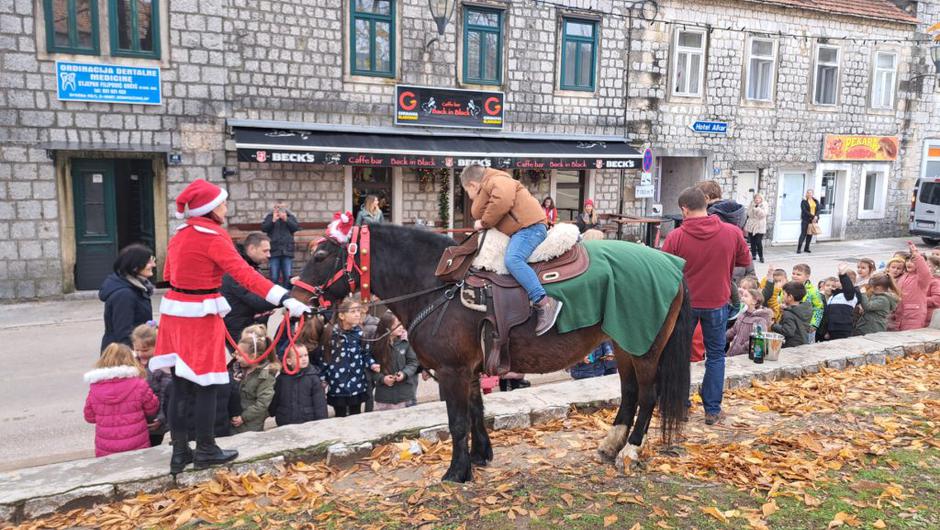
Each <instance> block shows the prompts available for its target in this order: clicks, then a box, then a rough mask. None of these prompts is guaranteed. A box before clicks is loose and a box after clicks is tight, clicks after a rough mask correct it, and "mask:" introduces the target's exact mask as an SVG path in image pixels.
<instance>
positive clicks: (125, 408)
mask: <svg viewBox="0 0 940 530" xmlns="http://www.w3.org/2000/svg"><path fill="white" fill-rule="evenodd" d="M145 375H146V373H145V372H144V370H143V368H141V367H140V365H139V364H138V363H137V361H136V360H135V359H134V354H133V352H131V349H130V348H128V347H127V346H126V345H124V344H118V343H113V344H111V345H109V346H108V347H107V348H105V350H104V352H103V353H102V354H101V357H100V358H99V359H98V362H97V363H95V369H94V370H92V371H90V372H88V373H86V374H85V382H87V383H90V384H91V389H89V390H88V398H86V399H85V421H87V422H88V423H94V424H95V456H107V455H110V454H113V453H122V452H124V451H133V450H135V449H145V448H147V447H150V432H149V430H148V429H147V423H148V421H147V419H148V418H150V417H154V416H156V414H157V411H158V410H159V409H160V402H159V401H158V400H157V396H155V395H154V393H153V391H152V390H150V385H148V384H147V380H146V379H144V377H145Z"/></svg>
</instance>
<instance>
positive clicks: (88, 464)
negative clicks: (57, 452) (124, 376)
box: [0, 329, 940, 521]
mask: <svg viewBox="0 0 940 530" xmlns="http://www.w3.org/2000/svg"><path fill="white" fill-rule="evenodd" d="M938 349H940V330H935V329H921V330H913V331H906V332H896V333H877V334H872V335H866V336H864V337H855V338H850V339H843V340H838V341H832V342H824V343H820V344H814V345H808V346H802V347H799V348H792V349H788V350H784V351H783V352H782V353H781V355H780V360H779V361H777V362H766V363H764V364H754V363H752V362H750V361H749V360H748V359H747V358H746V357H734V358H731V359H728V363H727V369H726V374H725V375H726V380H725V386H726V387H727V388H740V387H744V386H748V385H750V382H751V381H752V380H754V379H761V380H770V379H784V378H790V377H799V376H801V375H803V374H808V373H816V372H818V371H819V370H820V369H821V368H824V367H825V368H829V369H837V370H841V369H844V368H846V367H847V366H861V365H864V364H884V363H885V362H886V360H888V359H893V358H898V357H901V356H904V355H912V354H918V353H924V352H933V351H937V350H938ZM703 372H704V367H703V366H702V363H696V364H695V365H693V369H692V381H693V391H694V388H695V387H697V386H698V384H699V383H700V382H701V379H702V375H703ZM619 400H620V383H619V379H618V377H617V376H607V377H602V378H596V379H588V380H580V381H568V382H564V383H556V384H550V385H545V386H542V387H539V388H538V389H534V388H533V389H529V390H520V391H516V392H512V393H506V394H502V393H500V394H493V395H489V396H486V398H485V404H486V416H487V418H488V421H490V422H492V427H493V428H494V429H497V430H498V429H505V428H519V427H527V426H529V425H531V424H533V423H540V422H544V421H549V420H551V419H556V418H563V417H565V416H566V415H567V414H568V411H569V409H570V407H572V406H575V407H583V406H612V405H615V404H617V403H618V402H619ZM693 421H698V418H696V419H694V420H693ZM446 424H447V414H446V410H445V406H444V404H443V403H440V402H437V403H428V404H423V405H418V406H416V407H412V408H409V409H403V410H394V411H385V412H377V413H372V414H367V415H358V416H351V417H347V418H333V419H329V420H322V421H318V422H312V423H307V424H303V425H291V426H287V427H281V428H277V429H274V430H271V431H267V432H260V433H245V434H241V435H237V436H234V437H232V438H228V439H226V444H225V446H226V447H230V448H236V449H238V450H239V452H240V457H239V459H238V460H236V461H235V462H234V463H233V464H232V465H231V466H230V468H231V469H232V470H234V471H235V472H247V471H249V470H253V471H255V472H257V473H262V472H269V471H273V470H275V469H276V467H277V466H278V465H280V464H283V463H284V462H286V461H290V460H299V459H305V460H310V459H316V458H322V457H326V458H327V459H328V460H330V459H334V458H355V457H356V456H357V455H359V454H364V453H365V452H367V451H369V450H371V448H372V444H374V443H379V442H386V441H388V440H392V439H399V438H402V437H413V436H416V435H421V436H424V437H431V438H436V437H438V436H439V435H440V434H442V433H446ZM169 458H170V448H169V447H166V446H163V447H158V448H153V449H145V450H141V451H135V452H131V453H123V454H117V455H112V456H109V457H105V458H99V459H85V460H79V461H75V462H68V463H62V464H53V465H47V466H42V467H36V468H30V469H24V470H20V471H14V472H9V473H4V474H0V520H7V521H22V520H24V519H29V518H35V517H39V516H42V515H45V514H49V513H52V512H55V511H59V510H66V509H71V508H75V507H80V506H87V505H90V504H93V503H96V502H107V501H113V500H117V499H120V498H124V497H128V496H133V495H137V494H139V493H145V492H153V491H159V490H163V489H167V488H172V487H179V486H186V485H191V484H194V483H199V482H202V481H205V480H208V479H210V478H211V477H212V476H213V475H214V473H215V470H206V471H198V472H194V471H189V472H185V473H182V474H180V475H178V476H177V477H176V478H175V480H174V478H173V477H171V476H170V475H168V474H167V465H168V461H169Z"/></svg>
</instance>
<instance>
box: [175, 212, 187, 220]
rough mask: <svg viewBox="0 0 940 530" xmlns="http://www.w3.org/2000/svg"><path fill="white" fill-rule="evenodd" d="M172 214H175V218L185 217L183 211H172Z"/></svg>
mask: <svg viewBox="0 0 940 530" xmlns="http://www.w3.org/2000/svg"><path fill="white" fill-rule="evenodd" d="M173 215H175V216H176V218H177V219H185V218H186V214H184V213H183V212H173Z"/></svg>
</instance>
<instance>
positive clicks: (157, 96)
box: [55, 61, 163, 105]
mask: <svg viewBox="0 0 940 530" xmlns="http://www.w3.org/2000/svg"><path fill="white" fill-rule="evenodd" d="M55 76H56V88H57V90H56V92H57V95H58V98H59V100H60V101H97V102H101V103H130V104H135V105H160V104H161V103H162V102H163V100H162V97H161V93H160V69H159V68H151V67H140V66H121V65H116V64H94V63H73V62H65V61H56V63H55Z"/></svg>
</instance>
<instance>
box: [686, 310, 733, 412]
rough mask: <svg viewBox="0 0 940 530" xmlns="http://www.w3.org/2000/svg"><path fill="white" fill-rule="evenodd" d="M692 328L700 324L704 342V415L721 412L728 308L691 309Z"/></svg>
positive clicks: (702, 390)
mask: <svg viewBox="0 0 940 530" xmlns="http://www.w3.org/2000/svg"><path fill="white" fill-rule="evenodd" d="M692 320H693V322H692V326H695V324H696V323H698V322H701V323H702V339H703V340H704V341H705V377H704V378H703V379H702V388H701V390H699V394H701V396H702V405H703V406H704V407H705V414H718V413H719V412H721V396H722V394H723V393H724V388H725V331H726V330H727V325H728V306H724V307H719V308H718V309H692Z"/></svg>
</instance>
